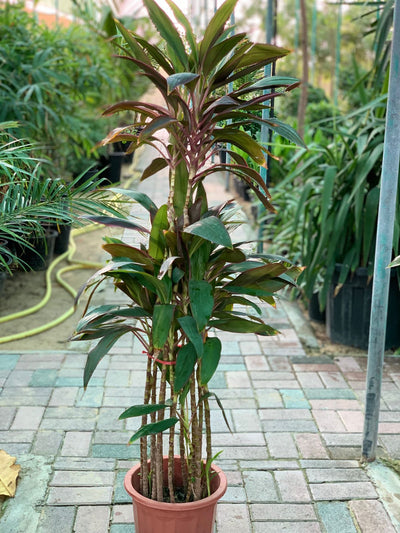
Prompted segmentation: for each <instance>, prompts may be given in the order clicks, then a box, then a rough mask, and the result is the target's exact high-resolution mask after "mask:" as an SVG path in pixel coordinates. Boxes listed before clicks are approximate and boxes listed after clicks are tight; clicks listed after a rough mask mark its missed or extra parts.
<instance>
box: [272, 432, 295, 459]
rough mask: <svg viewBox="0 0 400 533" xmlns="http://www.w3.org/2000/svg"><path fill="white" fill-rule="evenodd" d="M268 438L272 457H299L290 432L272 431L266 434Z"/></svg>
mask: <svg viewBox="0 0 400 533" xmlns="http://www.w3.org/2000/svg"><path fill="white" fill-rule="evenodd" d="M266 440H267V444H268V450H269V453H270V454H271V457H275V458H285V459H286V458H292V457H295V458H297V457H298V453H297V448H296V445H295V443H294V440H293V437H292V435H291V434H290V433H271V434H269V435H266Z"/></svg>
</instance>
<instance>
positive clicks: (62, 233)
mask: <svg viewBox="0 0 400 533" xmlns="http://www.w3.org/2000/svg"><path fill="white" fill-rule="evenodd" d="M52 229H53V230H55V231H56V232H57V236H56V240H55V242H54V253H55V254H56V255H60V254H63V253H65V252H66V251H67V250H68V247H69V238H70V235H71V224H69V223H60V224H54V225H53V226H52Z"/></svg>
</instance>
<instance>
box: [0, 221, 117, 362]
mask: <svg viewBox="0 0 400 533" xmlns="http://www.w3.org/2000/svg"><path fill="white" fill-rule="evenodd" d="M105 235H109V236H114V237H116V236H119V235H120V230H118V232H115V231H113V230H111V229H110V228H105V227H101V228H99V229H97V230H96V231H91V232H90V233H85V234H82V235H78V236H76V237H75V238H74V241H75V244H76V252H75V254H74V255H73V260H74V261H78V262H79V261H89V262H94V263H99V264H104V263H105V259H106V255H107V254H106V253H105V252H104V250H103V249H102V248H101V245H102V244H103V236H105ZM69 264H70V263H69V262H67V261H62V262H61V263H60V264H59V265H58V266H57V267H56V269H55V270H54V272H53V274H52V289H51V297H50V300H49V301H48V303H47V304H46V305H45V306H44V307H43V308H42V309H40V310H39V311H37V312H35V313H33V314H29V315H28V316H26V317H23V318H18V319H15V320H11V321H7V322H4V323H0V337H1V338H3V337H8V336H12V335H15V334H18V333H21V332H26V331H29V330H32V329H35V328H39V327H41V326H43V325H45V324H48V323H49V322H51V321H53V320H54V319H56V318H57V317H59V316H61V315H63V314H64V313H65V312H66V311H67V310H68V309H70V308H71V307H72V306H73V297H72V296H71V295H70V294H69V293H68V292H67V291H66V290H65V289H63V288H62V287H61V286H60V285H59V284H58V283H57V281H56V280H55V274H56V272H57V271H58V270H60V269H62V268H64V267H65V266H67V265H69ZM95 271H96V268H90V269H87V268H82V269H79V270H73V271H71V272H66V273H65V274H64V275H63V276H62V278H63V279H64V280H65V281H66V282H67V283H68V284H69V285H71V286H72V287H73V288H74V289H75V290H78V289H79V288H80V287H81V286H82V285H83V284H84V283H85V282H86V280H87V279H88V278H89V277H90V276H91V274H93V273H94V272H95ZM45 293H46V273H45V272H44V271H38V272H16V273H15V274H14V275H13V276H12V277H11V278H9V279H7V280H6V282H5V285H4V289H3V292H2V294H1V295H0V317H3V316H8V315H12V314H14V313H19V312H21V311H23V310H25V309H27V308H31V307H33V306H35V305H36V304H38V303H39V302H40V301H41V300H42V299H43V297H44V296H45ZM85 302H86V297H82V301H81V302H80V304H79V306H78V308H77V310H76V311H75V312H74V314H73V315H72V316H70V317H69V318H67V319H66V320H65V321H64V322H62V323H61V324H59V325H58V326H55V327H53V328H51V329H48V330H46V331H44V332H43V333H39V334H36V335H33V336H28V337H26V338H23V339H19V340H13V341H9V342H5V343H1V344H0V351H3V352H4V351H31V350H33V351H36V350H40V351H43V350H64V349H66V347H67V339H68V338H69V336H70V335H71V334H72V333H73V331H74V329H75V326H76V324H77V322H78V320H79V318H80V316H81V314H82V311H83V309H84V305H85Z"/></svg>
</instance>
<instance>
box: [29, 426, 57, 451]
mask: <svg viewBox="0 0 400 533" xmlns="http://www.w3.org/2000/svg"><path fill="white" fill-rule="evenodd" d="M63 436H64V433H63V432H62V431H46V430H44V431H38V433H37V435H36V439H35V442H34V444H33V446H32V453H34V454H35V455H44V456H46V457H47V456H49V455H57V453H58V450H59V449H60V445H61V441H62V439H63Z"/></svg>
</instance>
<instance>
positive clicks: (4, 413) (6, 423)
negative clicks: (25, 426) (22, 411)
mask: <svg viewBox="0 0 400 533" xmlns="http://www.w3.org/2000/svg"><path fill="white" fill-rule="evenodd" d="M16 412H17V409H16V408H15V407H0V430H1V429H8V428H9V427H10V426H11V423H12V421H13V420H14V417H15V413H16Z"/></svg>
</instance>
